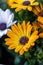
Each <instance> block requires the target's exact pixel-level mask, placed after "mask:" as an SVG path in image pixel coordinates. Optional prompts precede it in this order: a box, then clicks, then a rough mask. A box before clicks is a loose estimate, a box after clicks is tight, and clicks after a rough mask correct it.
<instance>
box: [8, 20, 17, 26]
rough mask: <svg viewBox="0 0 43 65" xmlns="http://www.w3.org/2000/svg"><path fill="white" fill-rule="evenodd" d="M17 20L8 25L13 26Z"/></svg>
mask: <svg viewBox="0 0 43 65" xmlns="http://www.w3.org/2000/svg"><path fill="white" fill-rule="evenodd" d="M16 22H17V21H14V22H11V23H10V24H9V25H7V27H10V26H12V25H13V24H15V23H16Z"/></svg>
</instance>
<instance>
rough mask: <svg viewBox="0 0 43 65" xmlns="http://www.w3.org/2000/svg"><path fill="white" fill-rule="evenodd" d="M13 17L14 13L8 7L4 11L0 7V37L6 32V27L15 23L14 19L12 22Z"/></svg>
mask: <svg viewBox="0 0 43 65" xmlns="http://www.w3.org/2000/svg"><path fill="white" fill-rule="evenodd" d="M13 19H14V14H13V13H11V11H10V10H9V9H7V10H5V11H3V10H2V9H0V37H2V36H3V35H4V34H6V33H7V31H8V27H10V26H11V25H13V24H14V23H16V21H14V22H12V21H13Z"/></svg>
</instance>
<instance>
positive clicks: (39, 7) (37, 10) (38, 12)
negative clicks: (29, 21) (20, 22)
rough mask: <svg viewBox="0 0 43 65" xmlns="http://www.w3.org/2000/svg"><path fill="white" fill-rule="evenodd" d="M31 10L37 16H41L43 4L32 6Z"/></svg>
mask: <svg viewBox="0 0 43 65" xmlns="http://www.w3.org/2000/svg"><path fill="white" fill-rule="evenodd" d="M32 12H33V13H34V14H36V15H37V16H43V4H41V3H40V5H37V6H35V7H34V8H33V10H32Z"/></svg>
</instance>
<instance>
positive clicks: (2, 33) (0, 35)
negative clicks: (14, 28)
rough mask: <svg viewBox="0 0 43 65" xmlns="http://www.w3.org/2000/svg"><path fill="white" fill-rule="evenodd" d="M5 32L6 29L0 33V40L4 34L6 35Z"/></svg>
mask: <svg viewBox="0 0 43 65" xmlns="http://www.w3.org/2000/svg"><path fill="white" fill-rule="evenodd" d="M7 31H8V29H6V30H4V31H0V38H1V37H2V36H3V35H4V34H6V33H7Z"/></svg>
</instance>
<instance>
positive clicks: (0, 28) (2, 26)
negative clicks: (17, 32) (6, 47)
mask: <svg viewBox="0 0 43 65" xmlns="http://www.w3.org/2000/svg"><path fill="white" fill-rule="evenodd" d="M6 28H7V26H6V23H0V30H1V31H3V30H5V29H6Z"/></svg>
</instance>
